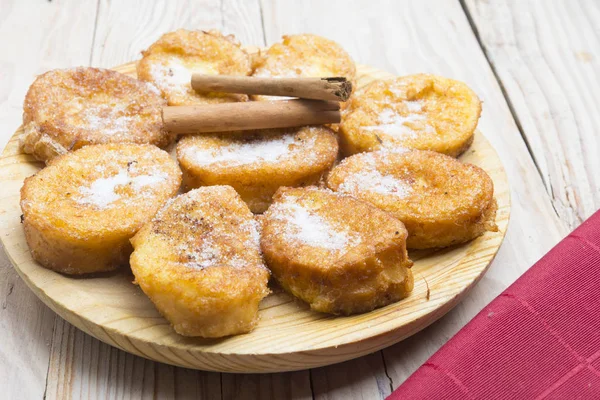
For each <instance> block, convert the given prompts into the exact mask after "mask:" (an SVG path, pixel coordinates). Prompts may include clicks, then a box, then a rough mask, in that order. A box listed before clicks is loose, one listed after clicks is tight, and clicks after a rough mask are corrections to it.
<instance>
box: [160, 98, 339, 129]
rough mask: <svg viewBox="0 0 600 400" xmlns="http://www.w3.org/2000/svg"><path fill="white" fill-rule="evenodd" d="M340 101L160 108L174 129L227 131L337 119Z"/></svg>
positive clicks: (299, 101)
mask: <svg viewBox="0 0 600 400" xmlns="http://www.w3.org/2000/svg"><path fill="white" fill-rule="evenodd" d="M340 119H341V116H340V104H339V103H338V102H335V101H321V100H280V101H248V102H243V103H221V104H208V105H193V106H171V107H165V108H163V122H164V124H165V128H166V129H167V130H168V131H170V132H174V133H179V134H185V133H203V132H226V131H239V130H248V129H269V128H288V127H294V126H305V125H321V124H333V123H339V122H340Z"/></svg>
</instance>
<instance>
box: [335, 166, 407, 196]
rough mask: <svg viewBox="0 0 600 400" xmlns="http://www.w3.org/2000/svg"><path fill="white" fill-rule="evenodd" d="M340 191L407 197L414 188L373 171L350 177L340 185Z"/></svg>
mask: <svg viewBox="0 0 600 400" xmlns="http://www.w3.org/2000/svg"><path fill="white" fill-rule="evenodd" d="M339 190H341V191H342V192H345V193H355V192H359V191H368V192H375V193H381V194H391V195H394V196H398V197H405V196H407V195H408V194H409V193H410V192H411V190H412V188H411V187H410V185H409V184H407V183H406V182H403V181H401V180H399V179H396V178H394V177H393V176H391V175H382V174H381V172H379V171H377V170H371V171H361V172H360V173H358V174H353V175H350V176H349V177H348V179H346V180H345V181H344V182H343V183H342V184H341V185H340V187H339Z"/></svg>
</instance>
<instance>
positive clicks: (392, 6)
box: [263, 0, 566, 398]
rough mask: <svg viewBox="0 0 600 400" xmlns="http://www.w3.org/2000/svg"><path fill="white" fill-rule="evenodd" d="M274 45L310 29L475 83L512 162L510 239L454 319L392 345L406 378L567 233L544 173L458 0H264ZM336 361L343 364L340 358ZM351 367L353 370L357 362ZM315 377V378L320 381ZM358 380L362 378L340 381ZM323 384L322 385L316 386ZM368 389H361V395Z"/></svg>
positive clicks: (392, 356)
mask: <svg viewBox="0 0 600 400" xmlns="http://www.w3.org/2000/svg"><path fill="white" fill-rule="evenodd" d="M263 15H264V19H265V29H266V37H267V41H268V42H269V43H272V42H275V41H277V40H279V38H280V36H281V35H282V34H285V33H301V32H310V33H316V34H320V35H323V36H326V37H329V38H332V39H334V40H336V41H338V42H339V43H341V44H342V45H343V46H344V47H345V48H346V49H347V50H348V51H349V52H350V54H351V55H352V56H353V57H354V58H355V59H356V61H357V62H360V63H365V64H370V65H373V66H376V67H379V68H382V69H385V70H387V71H390V72H393V73H396V74H400V75H402V74H409V73H416V72H430V73H436V74H440V75H444V76H448V77H451V78H455V79H459V80H462V81H464V82H466V83H467V84H468V85H469V86H471V87H472V88H473V89H474V90H475V91H476V92H477V94H478V95H479V96H480V97H481V98H482V100H483V102H484V111H483V116H482V119H481V121H480V124H479V128H480V130H481V131H482V132H483V133H484V134H485V135H486V137H487V138H488V139H489V140H490V141H491V142H492V144H493V145H494V147H495V148H496V150H497V151H498V153H499V155H500V157H501V159H502V160H503V162H504V165H505V167H506V171H507V174H508V177H509V182H510V184H511V194H512V214H511V215H512V218H511V222H510V225H509V231H508V234H507V237H506V240H505V242H504V244H503V246H502V248H501V249H500V252H499V254H498V256H497V258H496V260H495V261H494V263H493V264H492V266H491V267H490V270H489V271H488V273H487V274H486V275H485V276H484V278H483V279H482V281H481V282H480V283H479V284H478V285H477V286H476V287H475V289H474V290H473V291H472V293H471V294H470V295H469V296H468V297H467V299H466V300H465V301H463V302H462V303H461V304H460V305H459V306H458V307H457V308H456V309H455V310H453V311H452V312H451V313H450V314H449V315H448V316H447V317H445V318H443V319H442V320H441V321H439V322H438V323H436V324H434V326H432V327H430V328H429V329H427V330H426V331H424V332H423V333H420V334H417V335H415V337H413V338H411V339H410V340H408V341H405V342H404V343H400V344H398V345H395V346H392V347H391V348H389V349H387V350H384V352H383V354H384V356H385V361H386V363H387V371H388V374H389V375H390V377H391V378H392V382H393V386H394V387H397V386H398V385H399V384H400V383H402V382H403V381H404V380H405V379H406V378H407V377H408V376H409V375H410V374H411V373H412V372H413V371H414V370H415V369H416V368H417V367H418V366H420V365H421V364H422V363H423V362H424V361H425V360H426V359H427V358H428V357H429V356H430V355H431V354H432V353H433V352H435V351H436V350H437V349H438V348H439V347H440V346H441V345H442V344H444V343H445V342H446V341H447V340H448V338H450V337H451V336H452V335H453V334H454V333H456V332H457V331H458V330H459V329H460V328H461V327H462V326H464V324H465V323H466V322H468V321H469V320H470V319H471V318H472V317H473V316H474V315H475V314H476V313H477V312H478V311H479V310H480V309H481V308H483V306H484V305H485V304H487V303H488V302H489V301H491V300H492V299H493V298H494V297H495V296H496V295H497V294H499V293H500V292H501V291H502V290H503V289H504V288H506V287H507V286H508V285H509V284H510V283H512V282H513V281H514V280H515V279H516V278H517V277H518V276H520V275H521V274H522V273H523V272H524V271H525V270H526V269H527V268H528V267H529V266H531V265H532V264H533V263H534V262H535V261H536V260H537V259H538V258H539V257H540V256H542V255H543V254H544V253H545V252H546V251H548V250H549V249H550V248H551V247H552V246H553V245H554V244H555V243H557V242H558V240H559V239H560V237H561V236H562V235H563V234H564V233H566V229H565V226H564V225H563V223H562V222H561V221H560V220H559V219H558V217H557V215H556V213H555V212H554V210H553V208H552V204H551V201H550V198H549V196H548V194H547V193H546V191H545V189H544V186H543V183H542V180H541V178H540V175H539V174H538V172H537V169H536V167H535V165H534V163H533V160H532V158H531V156H530V155H529V153H528V150H527V147H526V145H525V143H524V141H523V139H522V137H521V135H520V133H519V130H518V129H517V126H516V124H515V121H514V120H513V118H512V115H511V113H510V110H509V108H508V106H507V103H506V101H505V99H504V96H503V94H502V92H501V90H500V87H499V85H498V83H497V81H496V79H495V77H494V74H493V72H492V70H491V68H490V66H489V64H488V63H487V61H486V59H485V56H484V54H483V52H482V51H481V49H480V47H479V45H478V43H477V40H476V38H475V36H474V35H473V32H472V30H471V27H470V25H469V22H468V20H467V18H466V16H465V14H464V12H463V10H462V8H461V6H460V3H459V2H458V1H447V0H429V1H418V0H404V1H391V0H390V1H381V2H377V6H376V7H375V6H374V5H373V2H372V1H369V0H357V1H353V2H352V3H349V2H348V1H342V0H338V1H327V2H322V1H317V0H314V1H304V2H294V3H291V2H286V3H281V2H277V1H263ZM329 368H333V369H335V368H340V366H332V367H329ZM349 368H352V367H351V366H349ZM313 384H314V380H313ZM330 385H332V386H335V385H338V386H341V385H345V386H347V387H349V388H351V390H350V393H354V392H355V391H353V390H352V388H354V387H355V386H356V387H357V390H356V391H358V390H359V389H360V388H362V385H363V384H362V383H360V384H357V383H355V382H342V381H340V382H336V383H331V384H330ZM313 390H314V391H315V392H316V391H318V390H319V388H315V387H313ZM356 397H357V398H358V397H359V396H358V395H357V396H356Z"/></svg>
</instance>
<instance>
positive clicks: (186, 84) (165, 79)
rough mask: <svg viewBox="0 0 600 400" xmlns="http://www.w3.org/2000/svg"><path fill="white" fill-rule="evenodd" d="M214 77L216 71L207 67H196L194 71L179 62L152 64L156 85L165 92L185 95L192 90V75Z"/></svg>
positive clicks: (151, 71)
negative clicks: (198, 74)
mask: <svg viewBox="0 0 600 400" xmlns="http://www.w3.org/2000/svg"><path fill="white" fill-rule="evenodd" d="M194 72H197V73H201V74H207V75H214V74H216V71H214V70H213V69H212V68H210V67H209V66H208V65H207V66H199V65H194V70H193V71H192V70H190V69H188V68H187V67H185V66H184V65H183V64H182V63H181V62H178V61H177V60H170V61H169V62H168V63H166V64H162V63H156V64H152V66H151V68H150V75H151V76H152V79H153V80H154V83H155V84H156V85H157V86H159V87H161V88H162V89H164V90H169V91H175V92H179V93H185V92H187V91H191V90H192V86H191V80H192V73H194Z"/></svg>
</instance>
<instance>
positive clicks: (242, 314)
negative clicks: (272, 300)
mask: <svg viewBox="0 0 600 400" xmlns="http://www.w3.org/2000/svg"><path fill="white" fill-rule="evenodd" d="M131 242H132V244H133V246H134V248H135V250H134V252H133V254H132V255H131V261H130V263H131V270H132V271H133V274H134V275H135V279H136V283H137V284H139V285H140V287H141V288H142V290H143V291H144V293H145V294H146V295H147V296H148V297H149V298H150V300H152V302H153V303H154V305H155V306H156V308H157V309H158V311H159V312H160V313H161V314H162V315H163V316H164V317H165V318H166V319H167V320H169V322H170V323H171V324H172V325H173V328H174V329H175V331H176V332H177V333H179V334H181V335H185V336H201V337H222V336H228V335H234V334H238V333H245V332H249V331H251V330H252V329H253V328H254V326H255V325H256V323H257V321H258V304H259V302H260V301H261V299H262V298H264V297H265V296H266V295H267V294H268V293H269V290H268V288H267V282H268V280H269V271H268V270H267V269H266V267H265V266H264V264H263V260H262V258H261V255H260V249H259V236H258V230H257V225H256V222H255V221H254V217H253V215H252V213H251V212H250V210H249V209H248V207H247V206H246V204H245V203H244V202H243V201H242V199H241V198H240V197H239V195H238V194H237V193H236V192H235V190H233V188H231V187H230V186H210V187H203V188H199V189H195V190H192V191H190V192H188V193H186V194H182V195H180V196H178V197H176V198H175V199H173V200H171V201H170V202H169V203H168V204H167V205H166V206H165V207H164V208H163V209H162V210H161V211H160V212H159V213H158V215H157V216H156V217H155V218H154V219H153V220H152V222H150V223H148V224H146V225H145V226H144V227H143V228H142V229H141V230H140V231H139V232H138V233H137V235H135V237H134V238H133V239H132V240H131Z"/></svg>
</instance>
